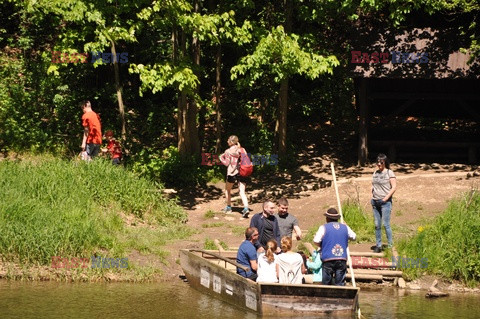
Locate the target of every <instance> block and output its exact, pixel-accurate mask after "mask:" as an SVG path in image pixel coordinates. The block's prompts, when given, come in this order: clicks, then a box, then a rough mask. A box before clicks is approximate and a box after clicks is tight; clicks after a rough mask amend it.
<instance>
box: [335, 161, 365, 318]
mask: <svg viewBox="0 0 480 319" xmlns="http://www.w3.org/2000/svg"><path fill="white" fill-rule="evenodd" d="M330 168H331V170H332V178H333V186H334V187H335V195H336V196H337V206H338V212H339V213H340V222H341V223H343V212H342V203H341V202H340V195H339V194H338V186H337V177H336V175H335V166H334V165H333V163H330ZM347 260H348V264H349V266H348V267H349V269H350V274H351V276H352V286H353V287H354V288H356V287H357V284H356V283H355V274H354V273H353V266H352V259H351V258H350V249H349V247H347ZM358 317H359V318H360V317H361V312H360V307H358Z"/></svg>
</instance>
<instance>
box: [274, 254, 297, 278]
mask: <svg viewBox="0 0 480 319" xmlns="http://www.w3.org/2000/svg"><path fill="white" fill-rule="evenodd" d="M277 262H278V282H279V283H281V284H301V283H302V279H303V275H302V264H303V258H302V256H301V255H300V254H297V253H283V254H280V255H278V256H277Z"/></svg>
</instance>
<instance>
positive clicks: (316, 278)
mask: <svg viewBox="0 0 480 319" xmlns="http://www.w3.org/2000/svg"><path fill="white" fill-rule="evenodd" d="M321 258H322V254H321V252H320V249H317V250H314V251H312V256H311V257H310V258H309V259H308V260H307V267H308V269H310V270H311V271H312V273H313V275H305V282H306V283H307V284H316V285H321V284H322V259H321Z"/></svg>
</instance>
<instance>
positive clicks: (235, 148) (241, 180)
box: [220, 135, 249, 218]
mask: <svg viewBox="0 0 480 319" xmlns="http://www.w3.org/2000/svg"><path fill="white" fill-rule="evenodd" d="M227 142H228V147H229V148H228V149H227V150H226V151H225V152H224V153H223V154H222V155H220V161H221V162H222V164H223V165H225V166H227V180H226V182H225V198H226V201H227V206H226V207H225V208H224V210H223V211H224V212H225V213H228V212H231V211H232V188H233V184H235V182H238V190H239V193H240V197H241V198H242V203H243V210H242V216H243V217H244V218H247V217H248V213H249V210H248V199H247V195H246V194H245V188H246V187H247V181H248V177H243V176H240V174H239V171H238V170H239V165H238V164H239V161H240V160H241V153H240V150H241V148H242V146H241V145H240V142H239V141H238V137H237V136H235V135H231V136H230V137H229V138H228V140H227Z"/></svg>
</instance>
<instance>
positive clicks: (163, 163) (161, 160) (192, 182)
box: [133, 146, 222, 187]
mask: <svg viewBox="0 0 480 319" xmlns="http://www.w3.org/2000/svg"><path fill="white" fill-rule="evenodd" d="M221 168H222V166H202V165H201V159H196V158H195V157H191V158H188V159H182V158H181V157H180V154H179V152H178V149H177V148H176V147H175V146H170V147H168V148H166V149H164V150H163V151H162V152H161V154H159V153H156V152H150V151H149V150H142V151H141V152H140V155H139V156H137V157H136V158H134V164H133V170H134V171H136V172H139V173H140V174H141V175H142V176H145V177H147V178H150V179H152V180H154V181H157V182H160V183H163V184H165V185H166V186H167V187H191V186H196V185H198V184H205V183H206V182H208V181H210V180H214V179H216V178H222V177H221V176H222V175H221V172H220V171H221Z"/></svg>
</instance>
